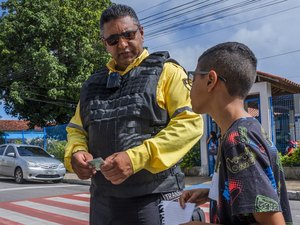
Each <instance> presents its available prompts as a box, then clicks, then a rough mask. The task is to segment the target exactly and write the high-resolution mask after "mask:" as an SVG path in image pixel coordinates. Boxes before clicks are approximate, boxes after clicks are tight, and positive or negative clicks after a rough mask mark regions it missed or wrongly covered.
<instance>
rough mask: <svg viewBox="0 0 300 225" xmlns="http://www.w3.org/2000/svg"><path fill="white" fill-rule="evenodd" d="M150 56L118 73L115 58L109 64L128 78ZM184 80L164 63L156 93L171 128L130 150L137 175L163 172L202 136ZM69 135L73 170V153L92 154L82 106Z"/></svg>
mask: <svg viewBox="0 0 300 225" xmlns="http://www.w3.org/2000/svg"><path fill="white" fill-rule="evenodd" d="M148 55H149V53H148V51H147V50H144V51H143V52H142V54H141V55H140V56H139V57H138V58H136V59H135V61H134V62H132V63H131V64H130V65H129V66H128V67H127V68H126V70H125V71H117V70H116V69H115V65H116V63H115V61H114V60H113V59H112V60H110V61H109V62H108V63H107V68H108V69H109V70H110V72H118V73H119V74H120V75H124V74H126V73H128V72H129V71H130V70H131V69H133V68H134V67H136V66H138V65H139V64H140V63H141V62H142V61H143V60H144V59H145V58H146V57H147V56H148ZM184 78H186V74H185V72H184V70H183V69H182V68H181V67H180V66H178V65H177V64H174V63H171V62H167V63H165V64H164V68H163V71H162V74H161V76H160V79H159V82H158V86H157V90H156V94H157V102H158V105H159V106H160V107H161V108H162V109H165V110H167V112H168V114H169V116H170V118H171V120H170V122H169V124H168V125H167V127H165V128H164V129H162V130H161V131H160V132H159V133H158V134H157V135H156V136H154V137H153V138H150V139H147V140H145V141H144V142H143V144H142V145H139V146H136V147H133V148H130V149H128V150H126V152H127V154H128V155H129V158H130V160H131V163H132V166H133V170H134V173H136V172H138V171H140V170H141V169H146V170H148V171H150V172H151V173H159V172H161V171H164V170H166V169H168V168H170V167H172V166H173V165H175V164H176V163H177V162H178V161H179V160H180V159H181V158H182V157H183V156H184V155H185V154H186V153H187V152H188V151H189V150H190V149H191V147H193V145H194V144H195V143H196V142H197V141H198V140H199V139H200V137H201V136H202V134H203V120H202V117H201V116H200V115H198V114H195V113H193V112H192V111H191V110H186V109H187V108H188V109H191V104H190V97H189V91H188V90H187V88H186V87H185V86H184V84H183V79H184ZM181 109H182V112H181V111H180V110H181ZM183 109H184V110H183ZM178 111H180V113H178ZM173 114H176V116H173ZM67 133H68V143H67V145H66V149H65V150H66V151H65V164H66V168H67V169H68V170H69V171H72V168H71V164H70V162H71V156H72V154H74V153H75V152H77V151H88V146H87V143H88V142H87V137H88V133H86V132H85V131H84V129H83V128H82V122H81V118H80V103H78V105H77V108H76V112H75V115H74V116H73V118H72V119H71V121H70V123H69V125H68V126H67Z"/></svg>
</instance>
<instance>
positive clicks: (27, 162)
mask: <svg viewBox="0 0 300 225" xmlns="http://www.w3.org/2000/svg"><path fill="white" fill-rule="evenodd" d="M65 174H66V168H65V167H64V164H63V163H61V162H60V161H59V160H57V159H54V156H52V155H49V154H48V153H47V152H46V151H45V150H43V149H42V148H40V147H38V146H34V145H24V144H20V145H18V144H3V145H0V176H7V177H14V179H15V181H16V182H17V183H23V182H24V181H25V180H28V181H30V180H40V181H53V182H54V183H59V182H61V181H62V179H63V178H64V176H65Z"/></svg>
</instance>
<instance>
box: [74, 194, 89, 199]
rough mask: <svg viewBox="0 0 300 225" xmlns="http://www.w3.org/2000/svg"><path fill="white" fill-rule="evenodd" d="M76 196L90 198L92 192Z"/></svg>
mask: <svg viewBox="0 0 300 225" xmlns="http://www.w3.org/2000/svg"><path fill="white" fill-rule="evenodd" d="M74 196H78V197H83V198H90V197H91V195H90V194H77V195H74Z"/></svg>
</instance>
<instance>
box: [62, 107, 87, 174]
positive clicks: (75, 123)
mask: <svg viewBox="0 0 300 225" xmlns="http://www.w3.org/2000/svg"><path fill="white" fill-rule="evenodd" d="M66 130H67V138H68V142H67V144H66V147H65V157H64V161H65V167H66V168H67V170H68V171H71V172H73V170H72V166H71V157H72V154H73V153H75V152H78V151H88V146H87V133H86V132H85V130H84V129H83V127H82V122H81V118H80V103H78V105H77V107H76V111H75V115H74V116H73V117H72V119H71V120H70V123H69V124H68V126H67V128H66Z"/></svg>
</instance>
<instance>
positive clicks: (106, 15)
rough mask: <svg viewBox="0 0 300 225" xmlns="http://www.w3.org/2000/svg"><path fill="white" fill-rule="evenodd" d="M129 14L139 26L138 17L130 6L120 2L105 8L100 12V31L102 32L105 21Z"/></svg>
mask: <svg viewBox="0 0 300 225" xmlns="http://www.w3.org/2000/svg"><path fill="white" fill-rule="evenodd" d="M126 16H130V17H131V18H132V19H133V20H134V22H135V23H136V24H137V25H138V26H139V25H140V22H139V19H138V17H137V15H136V13H135V11H134V10H133V8H131V7H130V6H127V5H122V4H113V5H112V6H110V7H109V8H107V9H106V10H104V11H103V12H102V15H101V18H100V29H101V32H103V26H104V24H105V23H108V22H110V21H111V20H115V19H119V18H122V17H126Z"/></svg>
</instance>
